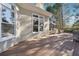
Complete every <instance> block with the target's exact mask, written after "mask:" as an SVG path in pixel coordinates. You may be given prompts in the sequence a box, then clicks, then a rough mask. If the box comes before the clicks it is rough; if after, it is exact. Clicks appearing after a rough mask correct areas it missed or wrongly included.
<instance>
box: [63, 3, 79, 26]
mask: <svg viewBox="0 0 79 59" xmlns="http://www.w3.org/2000/svg"><path fill="white" fill-rule="evenodd" d="M74 5H75V4H73V3H71V4H67V6H69V8H68V9H69V10H70V12H69V11H68V13H67V14H65V15H67V16H70V15H72V14H73V16H70V17H69V18H68V19H67V20H68V22H66V24H67V25H70V26H72V25H73V24H74V22H76V21H77V19H76V18H75V15H76V13H79V8H78V9H75V8H74ZM66 10H67V8H65V7H64V12H65V11H66ZM73 10H75V11H76V12H74V11H73ZM65 15H64V17H65Z"/></svg>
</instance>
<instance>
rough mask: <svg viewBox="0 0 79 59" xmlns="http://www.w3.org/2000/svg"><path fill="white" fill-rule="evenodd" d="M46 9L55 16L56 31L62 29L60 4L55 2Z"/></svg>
mask: <svg viewBox="0 0 79 59" xmlns="http://www.w3.org/2000/svg"><path fill="white" fill-rule="evenodd" d="M46 10H47V11H48V12H51V13H52V14H54V16H55V17H56V20H57V21H56V24H57V28H58V32H59V33H60V30H61V29H63V17H62V4H60V3H56V4H54V5H53V6H51V5H49V6H48V7H47V8H46Z"/></svg>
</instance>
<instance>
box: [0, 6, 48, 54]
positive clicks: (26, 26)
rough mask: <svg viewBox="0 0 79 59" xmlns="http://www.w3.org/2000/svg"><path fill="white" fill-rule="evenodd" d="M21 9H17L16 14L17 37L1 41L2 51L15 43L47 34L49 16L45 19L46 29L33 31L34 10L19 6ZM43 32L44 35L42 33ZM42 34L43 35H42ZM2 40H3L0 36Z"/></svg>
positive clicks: (0, 49) (0, 48) (0, 47)
mask: <svg viewBox="0 0 79 59" xmlns="http://www.w3.org/2000/svg"><path fill="white" fill-rule="evenodd" d="M19 9H20V11H17V13H16V16H17V14H18V17H17V19H16V38H15V37H14V38H10V39H8V40H4V41H0V53H1V52H3V51H6V50H7V49H8V48H10V47H12V46H14V45H15V44H17V43H19V42H21V41H23V40H30V39H35V38H36V39H39V38H41V37H42V36H43V35H47V34H48V31H49V20H48V17H45V19H44V31H43V32H38V33H33V31H32V30H33V25H32V13H34V12H32V11H28V10H25V9H23V8H21V7H19ZM41 34H42V35H41ZM40 35H41V36H40ZM0 40H2V39H1V38H0Z"/></svg>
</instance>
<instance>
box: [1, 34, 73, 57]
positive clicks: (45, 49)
mask: <svg viewBox="0 0 79 59" xmlns="http://www.w3.org/2000/svg"><path fill="white" fill-rule="evenodd" d="M68 36H69V35H59V36H50V37H48V38H44V39H41V40H32V41H22V42H20V43H19V44H17V45H15V46H14V47H11V48H10V49H9V50H7V51H5V52H3V53H0V55H2V56H16V55H17V56H62V55H66V56H70V55H72V54H73V51H74V45H73V39H72V36H69V37H68Z"/></svg>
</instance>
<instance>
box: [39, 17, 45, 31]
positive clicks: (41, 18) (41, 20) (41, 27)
mask: <svg viewBox="0 0 79 59" xmlns="http://www.w3.org/2000/svg"><path fill="white" fill-rule="evenodd" d="M43 21H44V20H43V17H40V31H43V26H44V22H43Z"/></svg>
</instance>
